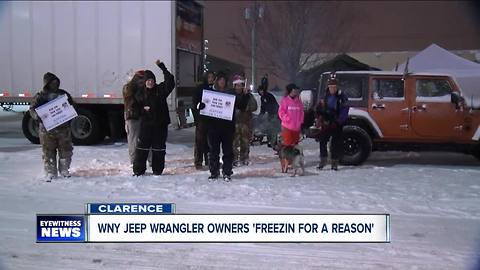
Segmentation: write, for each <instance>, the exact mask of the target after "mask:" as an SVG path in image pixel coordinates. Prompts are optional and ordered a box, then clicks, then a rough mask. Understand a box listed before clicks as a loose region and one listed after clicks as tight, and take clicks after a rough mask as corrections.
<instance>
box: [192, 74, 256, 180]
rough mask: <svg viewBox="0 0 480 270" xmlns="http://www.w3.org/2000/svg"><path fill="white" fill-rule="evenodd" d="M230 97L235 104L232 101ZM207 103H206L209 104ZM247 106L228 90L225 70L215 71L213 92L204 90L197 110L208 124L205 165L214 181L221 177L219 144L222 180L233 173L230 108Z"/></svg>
mask: <svg viewBox="0 0 480 270" xmlns="http://www.w3.org/2000/svg"><path fill="white" fill-rule="evenodd" d="M232 100H233V103H234V104H231V102H232ZM206 103H208V107H207V104H206ZM246 106H247V103H246V99H245V98H244V97H243V96H241V95H235V92H234V91H233V90H228V89H227V76H226V75H225V74H224V73H221V72H219V73H218V75H217V77H216V80H215V85H214V89H213V91H209V90H204V91H203V94H202V98H201V102H200V103H199V104H198V109H199V110H200V114H202V115H203V116H204V117H205V122H206V126H207V138H208V147H209V153H208V158H209V163H208V165H209V169H210V177H209V178H208V179H209V180H211V181H215V180H216V179H218V177H219V176H220V147H221V148H222V152H223V157H222V161H223V166H222V173H223V179H224V180H225V181H227V182H228V181H230V180H231V176H232V174H233V171H232V167H233V136H234V134H235V116H234V113H233V109H234V108H235V109H236V108H238V109H241V110H245V107H246ZM207 109H210V110H211V111H210V112H209V113H208V114H205V113H204V112H203V111H204V110H207ZM215 111H218V112H215ZM212 112H213V113H212ZM227 114H228V115H227Z"/></svg>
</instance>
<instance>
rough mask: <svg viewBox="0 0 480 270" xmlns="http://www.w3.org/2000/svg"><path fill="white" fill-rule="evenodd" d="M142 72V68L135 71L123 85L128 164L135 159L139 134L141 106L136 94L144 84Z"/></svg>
mask: <svg viewBox="0 0 480 270" xmlns="http://www.w3.org/2000/svg"><path fill="white" fill-rule="evenodd" d="M144 74H145V72H144V71H143V70H139V71H137V72H135V74H134V75H133V77H132V79H131V80H130V81H129V82H128V83H127V84H126V85H125V86H124V87H123V104H124V118H125V131H126V132H127V142H128V155H129V157H130V164H133V161H134V160H135V149H136V148H137V141H138V135H139V134H140V114H141V113H142V110H143V108H141V107H140V104H139V102H138V101H137V98H136V95H139V94H140V93H141V90H142V88H143V85H144V84H145V82H144V78H143V77H144Z"/></svg>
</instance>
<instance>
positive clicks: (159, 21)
mask: <svg viewBox="0 0 480 270" xmlns="http://www.w3.org/2000/svg"><path fill="white" fill-rule="evenodd" d="M174 5H175V2H173V1H158V2H157V1H152V2H150V1H145V2H144V1H138V2H137V1H115V2H114V1H98V2H97V1H75V2H72V1H38V2H37V1H31V2H20V1H12V2H1V3H0V22H1V24H0V40H2V42H1V44H0V57H1V60H2V61H1V62H2V63H1V65H0V93H2V92H5V91H8V92H10V95H11V96H18V94H21V93H24V92H26V91H28V92H31V94H32V95H33V94H35V92H37V91H38V90H40V89H41V88H42V86H43V82H42V77H43V74H44V73H45V72H47V71H50V72H53V73H55V74H57V75H58V76H59V77H60V80H61V87H62V88H64V89H66V90H68V91H70V92H71V94H72V96H74V97H76V98H80V97H82V95H85V94H88V95H89V97H96V98H103V97H104V95H106V94H109V95H110V96H112V97H118V98H121V89H122V86H123V85H124V84H125V83H126V82H127V80H128V78H129V77H130V76H132V74H133V72H134V71H135V70H138V69H150V70H152V71H153V72H154V73H155V74H156V75H157V78H158V81H161V80H163V76H162V74H161V72H160V70H159V69H158V67H156V66H155V64H154V63H155V60H156V59H160V60H161V61H163V62H164V63H165V65H166V66H167V67H168V68H169V69H170V70H171V71H172V72H174V70H173V68H174V59H175V56H174V51H175V50H174V34H173V32H172V31H174V28H173V23H174V20H173V19H172V17H173V14H174ZM3 41H6V42H3ZM172 96H174V95H172Z"/></svg>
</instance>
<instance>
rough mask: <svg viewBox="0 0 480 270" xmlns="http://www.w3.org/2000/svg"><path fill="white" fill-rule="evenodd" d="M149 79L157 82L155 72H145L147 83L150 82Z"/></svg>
mask: <svg viewBox="0 0 480 270" xmlns="http://www.w3.org/2000/svg"><path fill="white" fill-rule="evenodd" d="M149 79H153V81H155V82H156V81H157V80H156V78H155V74H153V72H152V71H151V70H148V69H147V70H145V81H147V80H149Z"/></svg>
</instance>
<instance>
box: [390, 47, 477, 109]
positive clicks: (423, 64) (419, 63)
mask: <svg viewBox="0 0 480 270" xmlns="http://www.w3.org/2000/svg"><path fill="white" fill-rule="evenodd" d="M405 65H406V63H403V64H401V65H399V66H398V71H403V70H405ZM408 72H416V73H417V72H428V73H441V74H446V75H451V76H453V77H454V78H455V80H456V82H457V84H458V85H459V86H460V88H461V90H462V93H463V96H464V97H465V100H466V102H467V104H468V105H470V106H472V107H475V108H480V64H477V63H474V62H472V61H469V60H467V59H465V58H462V57H460V56H457V55H455V54H453V53H451V52H449V51H447V50H445V49H443V48H442V47H440V46H438V45H436V44H432V45H430V46H428V47H427V48H426V49H424V50H423V51H421V52H419V53H418V54H417V55H415V56H414V57H412V58H410V60H409V62H408Z"/></svg>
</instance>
